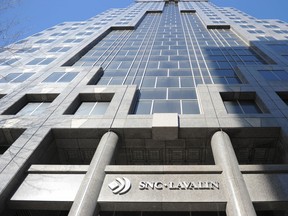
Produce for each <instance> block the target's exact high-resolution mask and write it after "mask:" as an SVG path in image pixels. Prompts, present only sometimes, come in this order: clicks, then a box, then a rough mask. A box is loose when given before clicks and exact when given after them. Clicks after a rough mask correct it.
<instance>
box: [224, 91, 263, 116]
mask: <svg viewBox="0 0 288 216" xmlns="http://www.w3.org/2000/svg"><path fill="white" fill-rule="evenodd" d="M220 94H221V97H222V100H223V103H224V106H225V109H226V111H227V113H228V114H259V113H263V111H262V110H261V109H260V107H259V106H258V104H257V103H256V100H255V98H256V94H255V93H254V92H243V93H242V92H236V93H235V92H226V93H220Z"/></svg>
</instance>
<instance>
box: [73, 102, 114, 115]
mask: <svg viewBox="0 0 288 216" xmlns="http://www.w3.org/2000/svg"><path fill="white" fill-rule="evenodd" d="M109 104H110V102H101V101H100V102H82V103H81V105H80V106H79V108H78V109H77V111H76V112H75V115H104V114H105V112H106V110H107V108H108V106H109Z"/></svg>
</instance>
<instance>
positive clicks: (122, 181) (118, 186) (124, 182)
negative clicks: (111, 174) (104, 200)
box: [108, 177, 131, 195]
mask: <svg viewBox="0 0 288 216" xmlns="http://www.w3.org/2000/svg"><path fill="white" fill-rule="evenodd" d="M108 187H109V188H110V189H111V190H112V192H113V193H114V194H120V195H122V194H125V193H127V192H128V191H129V190H130V188H131V182H130V181H129V179H127V178H125V177H122V178H116V179H115V180H114V181H113V182H111V183H110V184H109V185H108Z"/></svg>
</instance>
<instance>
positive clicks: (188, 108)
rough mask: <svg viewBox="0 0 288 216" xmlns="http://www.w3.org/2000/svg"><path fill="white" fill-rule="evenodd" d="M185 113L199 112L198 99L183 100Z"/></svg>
mask: <svg viewBox="0 0 288 216" xmlns="http://www.w3.org/2000/svg"><path fill="white" fill-rule="evenodd" d="M182 110H183V114H199V113H200V110H199V106H198V102H197V101H196V100H191V101H190V100H184V101H182Z"/></svg>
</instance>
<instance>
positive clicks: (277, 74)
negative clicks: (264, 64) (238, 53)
mask: <svg viewBox="0 0 288 216" xmlns="http://www.w3.org/2000/svg"><path fill="white" fill-rule="evenodd" d="M258 71H259V73H260V74H261V75H262V76H263V78H264V79H266V80H268V81H279V80H280V81H287V80H288V73H287V71H285V70H258Z"/></svg>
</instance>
